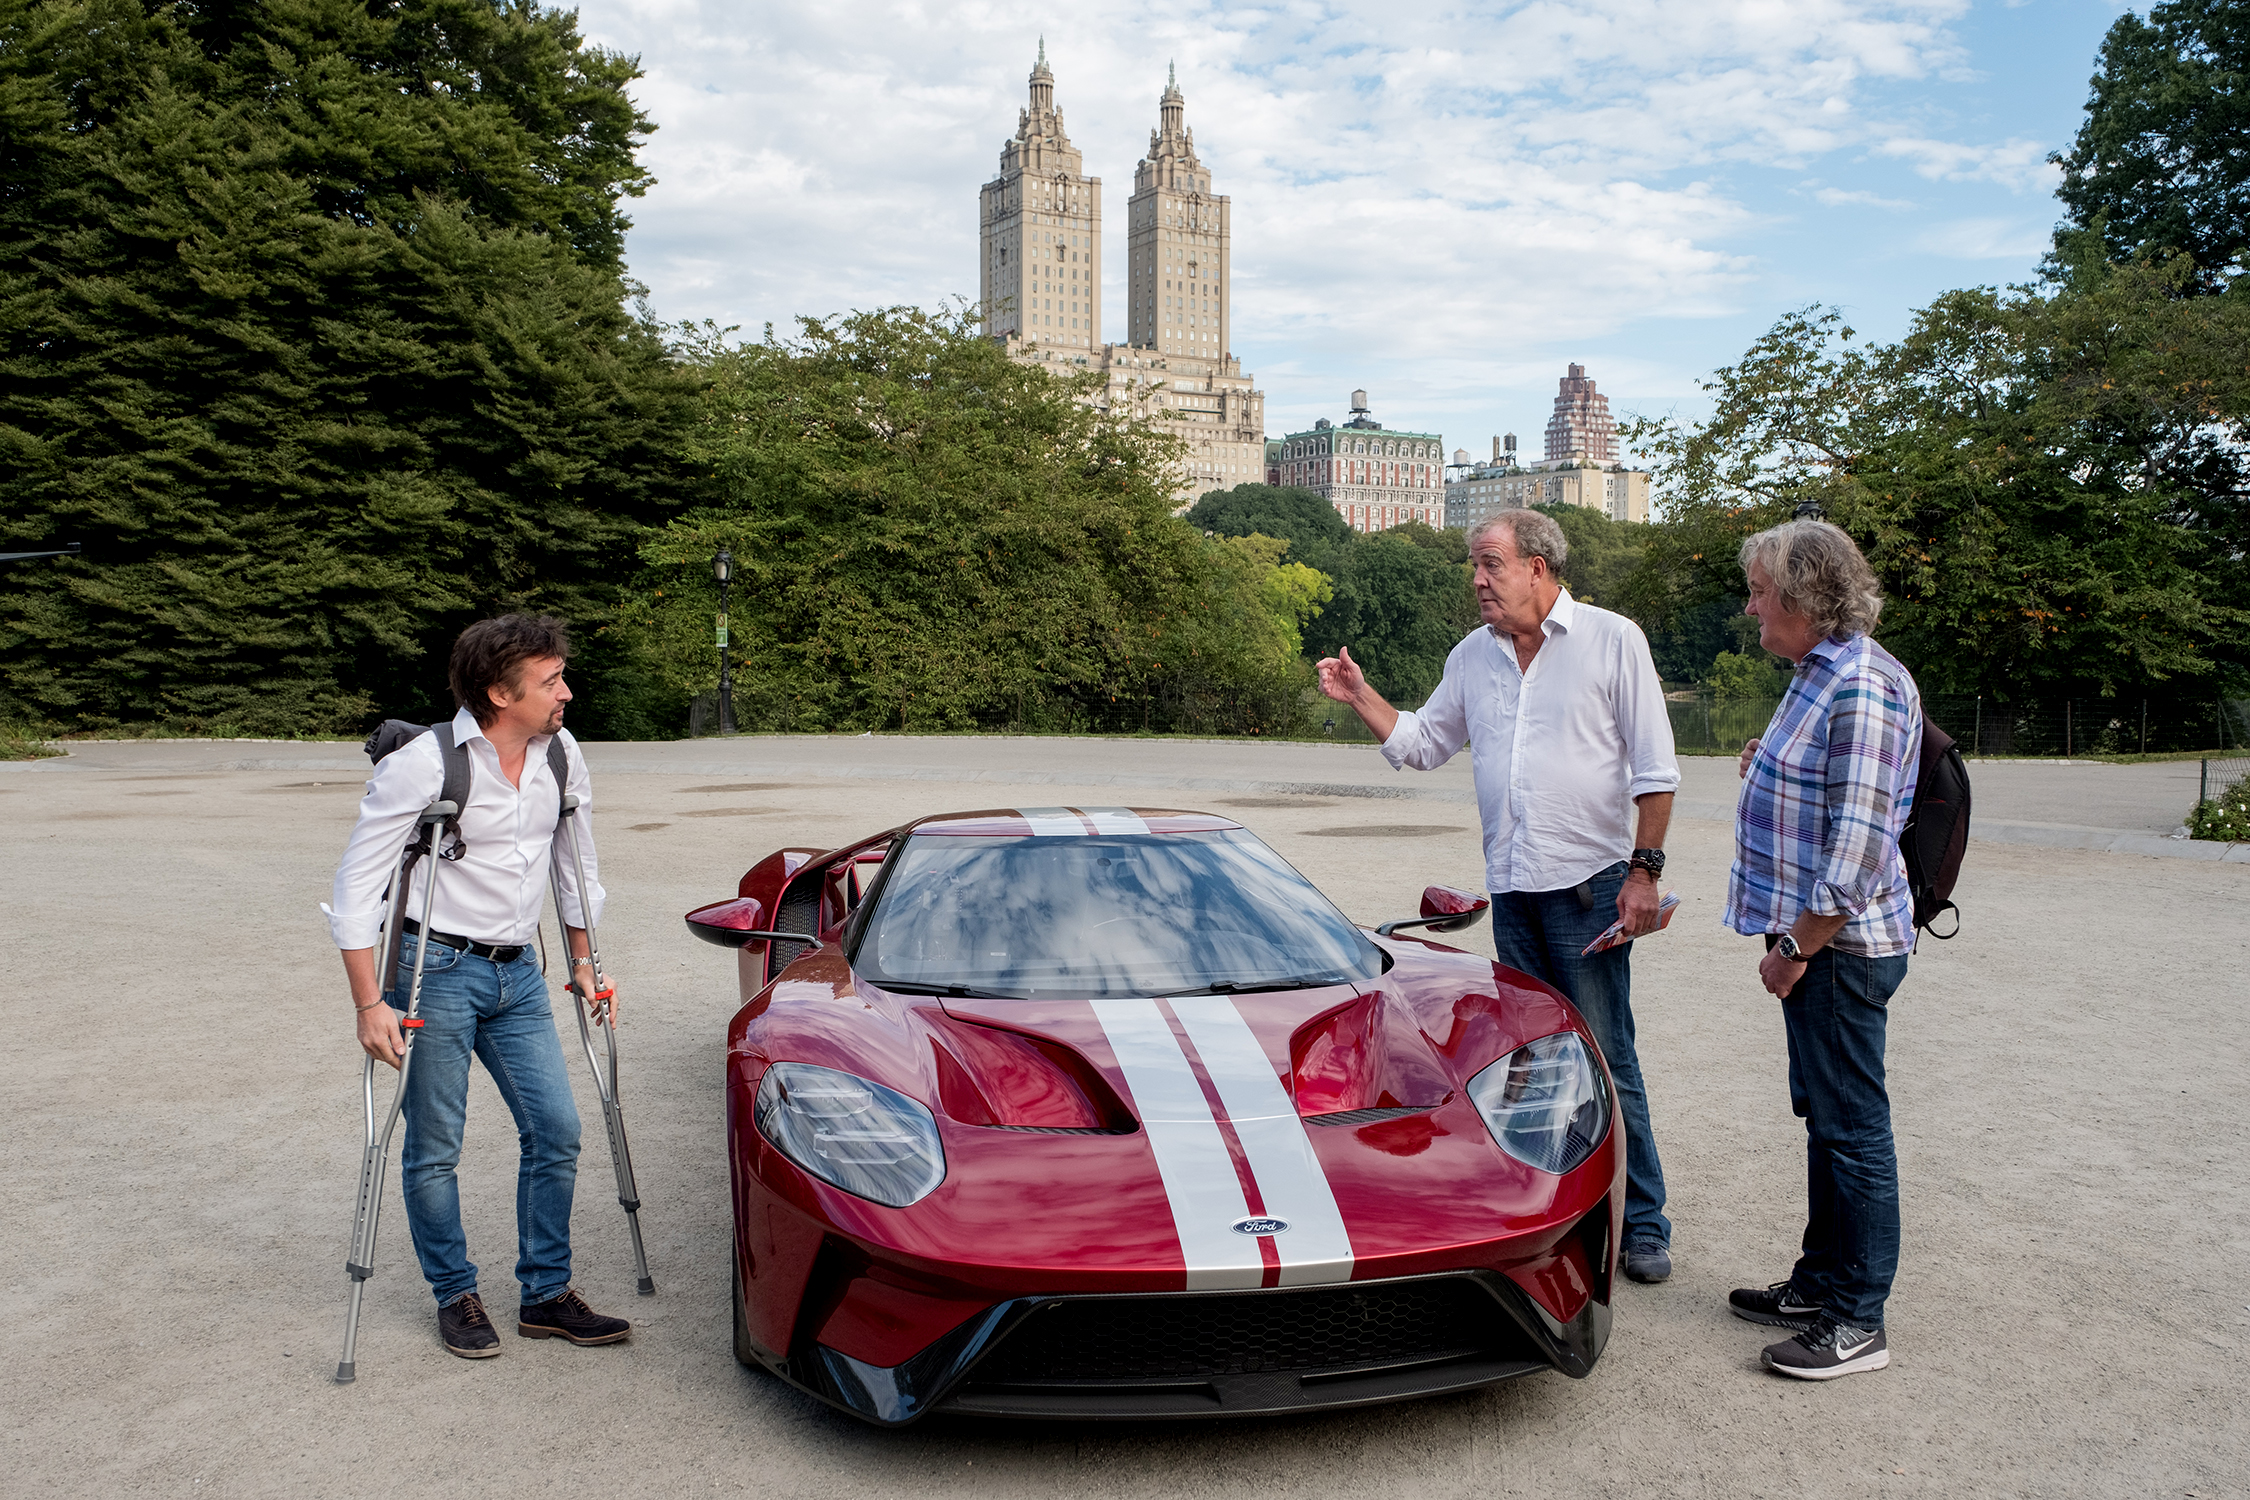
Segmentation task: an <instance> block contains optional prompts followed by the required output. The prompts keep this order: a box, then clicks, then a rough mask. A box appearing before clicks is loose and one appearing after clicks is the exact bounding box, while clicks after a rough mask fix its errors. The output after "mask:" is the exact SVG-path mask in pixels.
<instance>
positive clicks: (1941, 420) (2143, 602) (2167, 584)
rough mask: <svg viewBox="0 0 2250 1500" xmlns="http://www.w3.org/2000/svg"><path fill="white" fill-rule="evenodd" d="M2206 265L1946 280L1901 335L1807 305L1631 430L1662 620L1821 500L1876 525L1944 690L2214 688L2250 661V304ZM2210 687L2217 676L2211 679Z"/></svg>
mask: <svg viewBox="0 0 2250 1500" xmlns="http://www.w3.org/2000/svg"><path fill="white" fill-rule="evenodd" d="M2187 272H2188V267H2187V263H2186V262H2185V261H2175V262H2171V263H2167V264H2155V263H2150V262H2146V261H2141V262H2135V263H2132V264H2129V265H2119V266H2112V265H2108V264H2105V263H2097V264H2094V265H2091V266H2085V267H2080V268H2076V269H2075V270H2074V273H2073V276H2072V279H2071V280H2070V281H2069V282H2068V283H2066V284H2064V285H2062V286H2060V287H2057V288H2055V289H2053V290H2052V291H2049V292H2045V293H2041V292H2036V291H2032V290H2028V289H2022V290H2017V291H2013V292H2007V293H1999V292H1993V291H1990V290H1973V291H1962V292H1952V293H1948V294H1947V295H1945V296H1944V297H1942V298H1940V299H1939V300H1938V301H1937V302H1935V303H1934V304H1932V305H1931V306H1930V307H1928V308H1926V309H1924V310H1923V311H1922V312H1921V313H1920V314H1918V315H1917V316H1916V318H1915V321H1914V324H1913V326H1912V329H1911V330H1910V332H1909V333H1908V334H1907V336H1906V337H1905V338H1904V339H1902V340H1901V341H1900V342H1899V343H1897V344H1895V345H1888V346H1873V347H1869V346H1864V345H1860V344H1857V343H1855V342H1854V341H1853V339H1852V335H1851V331H1850V330H1849V329H1848V328H1845V327H1844V326H1843V325H1842V323H1841V321H1840V320H1839V319H1838V317H1837V316H1836V315H1835V314H1833V313H1829V312H1823V311H1820V310H1817V309H1814V310H1808V311H1805V312H1802V313H1796V314H1792V315H1790V316H1789V317H1786V318H1784V319H1783V320H1782V321H1781V322H1780V323H1779V324H1777V325H1776V326H1775V327H1774V329H1773V330H1772V332H1770V333H1769V334H1767V335H1766V336H1765V337H1764V338H1762V339H1760V340H1759V341H1758V343H1757V344H1755V345H1754V346H1753V347H1752V348H1751V350H1750V352H1749V354H1748V355H1747V356H1746V357H1745V358H1744V359H1743V360H1742V361H1741V362H1740V363H1739V364H1737V365H1734V366H1731V367H1729V368H1727V369H1723V370H1721V371H1719V372H1718V373H1717V375H1716V376H1715V377H1714V379H1713V381H1712V382H1711V384H1710V386H1709V389H1711V390H1712V391H1713V392H1714V393H1715V396H1716V403H1715V409H1714V411H1713V414H1712V416H1711V417H1710V418H1709V419H1708V420H1707V421H1704V422H1700V423H1693V424H1676V423H1666V422H1644V423H1642V424H1640V425H1639V427H1638V428H1637V430H1636V431H1635V432H1634V433H1633V440H1634V441H1635V442H1636V443H1637V444H1639V445H1640V447H1641V448H1642V450H1643V451H1645V452H1648V453H1650V454H1652V455H1653V456H1654V457H1656V458H1657V459H1658V461H1659V464H1660V466H1661V467H1662V469H1663V471H1664V474H1665V484H1666V490H1667V494H1666V505H1667V516H1666V519H1665V521H1664V522H1663V524H1661V525H1660V526H1658V527H1657V528H1656V529H1655V530H1654V532H1653V533H1652V536H1651V544H1650V549H1649V554H1648V557H1647V559H1646V560H1645V562H1644V565H1643V567H1642V569H1641V570H1640V572H1639V573H1638V574H1636V576H1635V579H1634V584H1633V594H1632V602H1633V603H1634V605H1635V607H1636V608H1637V609H1638V610H1639V611H1640V612H1641V613H1642V614H1643V615H1644V617H1647V618H1651V619H1656V620H1659V621H1661V620H1666V619H1671V618H1675V617H1678V616H1680V615H1682V614H1684V613H1685V611H1686V608H1687V607H1688V606H1691V605H1695V604H1698V603H1702V602H1704V601H1706V600H1709V599H1712V598H1720V597H1731V598H1739V597H1741V595H1742V593H1743V590H1744V583H1743V580H1742V577H1741V570H1740V568H1739V567H1738V565H1737V564H1736V562H1735V553H1736V548H1737V545H1738V543H1739V541H1740V539H1741V538H1742V537H1743V536H1745V535H1747V534H1748V533H1750V532H1751V531H1754V530H1757V529H1759V528H1760V527H1763V526H1767V525H1771V524H1773V523H1774V522H1776V521H1778V520H1783V519H1786V518H1788V517H1789V516H1790V515H1791V514H1793V513H1794V511H1795V509H1796V507H1797V506H1798V505H1799V504H1800V503H1803V502H1806V501H1811V502H1816V503H1818V504H1819V505H1821V506H1822V507H1824V508H1825V510H1826V513H1827V515H1828V516H1829V518H1830V519H1831V520H1834V521H1835V522H1837V523H1838V524H1839V525H1841V526H1843V527H1844V528H1845V529H1846V530H1848V531H1850V532H1851V533H1852V534H1853V536H1854V537H1855V538H1856V539H1858V540H1859V542H1860V544H1861V546H1862V548H1863V549H1864V550H1865V551H1866V552H1867V553H1868V556H1869V559H1870V561H1872V562H1873V563H1874V564H1875V567H1876V569H1877V572H1878V574H1879V575H1880V577H1881V578H1882V581H1883V584H1884V587H1885V591H1886V593H1887V594H1888V596H1889V599H1890V603H1889V606H1888V607H1887V609H1886V611H1885V614H1884V617H1883V624H1882V629H1881V634H1882V637H1883V638H1884V640H1885V641H1886V642H1887V643H1889V644H1890V645H1891V648H1892V649H1893V650H1894V651H1896V652H1897V653H1898V654H1899V656H1900V657H1901V658H1902V659H1903V660H1905V661H1906V662H1907V663H1908V664H1909V665H1910V666H1912V667H1914V669H1915V671H1916V673H1917V674H1918V676H1919V677H1920V679H1921V681H1922V684H1923V686H1924V688H1925V690H1926V691H1933V692H1977V693H1983V694H1987V695H1990V696H1994V697H1997V698H2000V699H2002V700H2010V699H2016V698H2021V697H2026V696H2032V695H2037V694H2043V693H2059V692H2070V693H2102V694H2114V693H2119V692H2124V691H2127V690H2132V691H2135V692H2142V693H2146V692H2150V691H2158V692H2162V691H2165V690H2166V685H2170V686H2171V687H2172V688H2175V689H2177V688H2193V689H2194V690H2195V691H2201V692H2207V691H2208V690H2209V689H2210V688H2211V687H2212V686H2214V685H2215V684H2217V683H2218V682H2220V681H2222V680H2224V679H2226V678H2227V677H2228V676H2229V674H2235V673H2239V672H2240V671H2241V670H2242V668H2243V666H2244V665H2245V662H2246V656H2245V652H2244V648H2243V641H2244V630H2245V625H2246V623H2250V614H2246V613H2245V612H2244V609H2243V608H2242V606H2243V605H2245V604H2250V599H2246V598H2245V597H2244V592H2245V590H2244V577H2243V554H2242V550H2241V542H2240V538H2241V536H2242V524H2243V507H2244V501H2245V497H2246V496H2250V484H2246V482H2245V480H2246V475H2245V469H2244V465H2245V455H2246V452H2250V449H2246V447H2245V442H2246V440H2250V430H2246V424H2250V368H2246V366H2245V361H2244V358H2243V354H2242V351H2243V350H2244V349H2246V348H2250V298H2243V297H2238V296H2226V297H2214V298H2183V297H2181V296H2180V295H2179V293H2180V290H2181V287H2182V283H2183V281H2184V279H2185V277H2186V275H2187ZM2197 685H2200V686H2197Z"/></svg>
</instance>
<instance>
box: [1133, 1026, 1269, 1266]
mask: <svg viewBox="0 0 2250 1500" xmlns="http://www.w3.org/2000/svg"><path fill="white" fill-rule="evenodd" d="M1090 1003H1091V1004H1092V1005H1093V1007H1094V1018H1095V1019H1096V1020H1097V1021H1099V1022H1101V1027H1102V1031H1103V1032H1104V1033H1105V1034H1106V1035H1107V1036H1108V1038H1109V1047H1110V1051H1112V1052H1113V1053H1115V1054H1116V1055H1117V1065H1118V1067H1119V1068H1121V1069H1123V1070H1124V1073H1125V1086H1126V1088H1127V1089H1129V1090H1130V1091H1131V1092H1132V1095H1133V1112H1134V1113H1135V1114H1136V1115H1138V1116H1139V1117H1140V1121H1141V1128H1142V1129H1143V1130H1145V1131H1147V1132H1148V1144H1149V1150H1151V1151H1152V1152H1154V1153H1155V1155H1156V1171H1157V1175H1158V1176H1160V1177H1161V1178H1163V1180H1164V1196H1165V1197H1166V1198H1167V1199H1168V1200H1170V1202H1171V1205H1172V1225H1173V1228H1174V1229H1175V1230H1176V1231H1177V1232H1178V1234H1179V1237H1180V1258H1181V1259H1182V1260H1183V1261H1185V1262H1186V1263H1187V1289H1188V1290H1189V1291H1191V1292H1202V1291H1216V1290H1221V1289H1228V1288H1235V1287H1254V1286H1257V1285H1259V1284H1260V1283H1261V1282H1262V1281H1263V1280H1264V1278H1265V1259H1264V1257H1263V1256H1262V1255H1261V1254H1260V1253H1259V1251H1258V1241H1257V1238H1256V1236H1254V1235H1247V1234H1236V1233H1235V1232H1234V1229H1233V1225H1234V1221H1235V1220H1237V1219H1239V1218H1241V1217H1242V1216H1243V1215H1245V1214H1247V1213H1248V1212H1249V1211H1250V1205H1249V1203H1248V1202H1247V1201H1245V1199H1244V1198H1243V1194H1242V1179H1241V1178H1239V1177H1237V1176H1236V1175H1235V1170H1234V1156H1233V1153H1231V1152H1229V1151H1228V1150H1227V1143H1226V1137H1225V1136H1223V1135H1221V1134H1220V1133H1219V1122H1218V1121H1217V1120H1216V1119H1214V1118H1213V1117H1212V1114H1211V1105H1210V1101H1208V1100H1207V1099H1205V1098H1204V1096H1203V1086H1202V1085H1201V1084H1199V1083H1197V1082H1196V1080H1195V1070H1194V1069H1193V1068H1191V1067H1189V1066H1188V1060H1187V1054H1186V1053H1184V1052H1182V1051H1181V1050H1180V1041H1179V1038H1178V1037H1176V1036H1174V1035H1173V1034H1172V1027H1171V1023H1170V1022H1168V1021H1166V1020H1165V1019H1164V1012H1163V1011H1162V1009H1160V1008H1159V1007H1158V1005H1157V1003H1156V1002H1155V1001H1154V1000H1095V1001H1092V1002H1090ZM1282 1238H1284V1239H1286V1238H1288V1236H1286V1235H1284V1236H1282Z"/></svg>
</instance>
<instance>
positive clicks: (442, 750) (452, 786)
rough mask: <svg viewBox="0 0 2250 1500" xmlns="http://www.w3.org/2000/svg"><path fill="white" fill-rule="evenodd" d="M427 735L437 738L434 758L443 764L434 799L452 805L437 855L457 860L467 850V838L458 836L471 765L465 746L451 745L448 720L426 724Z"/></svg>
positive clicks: (465, 803) (467, 797) (466, 798)
mask: <svg viewBox="0 0 2250 1500" xmlns="http://www.w3.org/2000/svg"><path fill="white" fill-rule="evenodd" d="M430 738H432V739H434V740H436V741H437V747H438V760H439V762H440V764H442V765H443V766H444V767H445V779H444V780H443V781H441V782H440V783H439V784H438V794H437V800H438V801H440V802H450V803H452V804H453V816H452V817H450V818H447V819H446V820H445V838H446V839H447V840H450V842H447V843H445V844H442V845H441V846H440V847H439V849H438V851H437V855H438V858H440V859H453V860H457V859H459V858H460V857H461V856H462V855H464V854H466V853H467V852H468V850H469V845H468V841H467V840H466V839H464V838H462V837H461V814H462V812H463V811H464V810H465V809H466V808H467V807H468V805H469V779H470V776H471V773H472V772H471V766H470V762H469V747H468V746H466V745H460V744H455V743H454V740H453V724H452V722H451V721H450V720H448V721H447V722H445V723H443V724H432V725H431V726H430Z"/></svg>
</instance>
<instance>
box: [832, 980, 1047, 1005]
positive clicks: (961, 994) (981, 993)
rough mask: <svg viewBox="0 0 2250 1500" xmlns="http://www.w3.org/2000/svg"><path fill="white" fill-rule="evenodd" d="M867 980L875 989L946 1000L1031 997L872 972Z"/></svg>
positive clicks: (1012, 991) (1019, 998) (1012, 992)
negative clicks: (879, 974)
mask: <svg viewBox="0 0 2250 1500" xmlns="http://www.w3.org/2000/svg"><path fill="white" fill-rule="evenodd" d="M867 982H868V983H869V984H871V985H874V986H875V987H876V988H877V989H881V990H889V991H891V993H893V994H896V995H939V996H943V997H944V998H946V999H948V1000H1029V999H1030V998H1031V997H1030V996H1029V995H1026V994H1024V993H1022V992H1021V991H1016V990H980V989H977V988H976V987H975V986H973V985H966V984H924V983H922V982H921V981H920V980H916V979H877V978H876V977H875V976H873V975H872V974H870V975H868V976H867Z"/></svg>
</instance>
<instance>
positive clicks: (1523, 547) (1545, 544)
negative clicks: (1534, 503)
mask: <svg viewBox="0 0 2250 1500" xmlns="http://www.w3.org/2000/svg"><path fill="white" fill-rule="evenodd" d="M1495 531H1505V532H1506V533H1508V536H1509V538H1510V539H1511V540H1513V541H1514V542H1515V544H1516V556H1517V557H1518V558H1519V559H1522V558H1532V557H1538V558H1544V559H1545V560H1546V563H1547V572H1548V575H1549V576H1551V577H1555V578H1560V577H1561V576H1562V565H1563V563H1564V561H1565V560H1566V559H1567V558H1568V557H1569V556H1570V543H1569V541H1568V540H1566V539H1565V538H1564V536H1563V529H1562V527H1560V526H1558V525H1556V524H1555V518H1554V517H1553V516H1550V515H1546V514H1544V513H1542V512H1540V511H1536V510H1504V511H1502V512H1500V513H1499V514H1498V515H1496V516H1488V517H1486V518H1485V519H1484V520H1482V521H1479V522H1477V524H1476V525H1474V526H1472V527H1470V528H1469V551H1470V552H1472V553H1474V552H1475V551H1476V550H1477V548H1478V547H1479V546H1481V545H1483V543H1484V539H1485V538H1486V537H1488V536H1490V535H1492V533H1494V532H1495Z"/></svg>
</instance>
